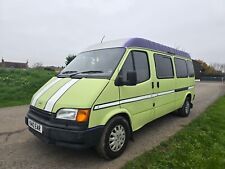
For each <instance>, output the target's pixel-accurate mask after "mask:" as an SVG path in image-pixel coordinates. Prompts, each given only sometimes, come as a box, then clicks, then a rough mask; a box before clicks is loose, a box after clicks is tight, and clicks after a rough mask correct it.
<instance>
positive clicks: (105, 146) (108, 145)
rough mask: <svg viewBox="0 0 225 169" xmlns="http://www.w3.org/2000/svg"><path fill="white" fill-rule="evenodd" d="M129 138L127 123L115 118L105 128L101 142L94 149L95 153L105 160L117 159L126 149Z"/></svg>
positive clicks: (117, 117) (122, 118) (119, 117)
mask: <svg viewBox="0 0 225 169" xmlns="http://www.w3.org/2000/svg"><path fill="white" fill-rule="evenodd" d="M129 138H130V126H129V123H128V121H127V120H126V119H125V118H124V117H121V116H116V117H114V118H112V119H111V120H110V121H109V122H108V123H107V125H106V126H105V129H104V131H103V134H102V137H101V140H100V142H99V144H98V146H97V147H96V149H97V152H98V153H99V155H100V156H102V157H104V158H105V159H114V158H116V157H119V156H120V155H121V154H122V153H123V152H124V150H125V149H126V146H127V143H128V141H129Z"/></svg>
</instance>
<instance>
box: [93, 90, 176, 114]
mask: <svg viewBox="0 0 225 169" xmlns="http://www.w3.org/2000/svg"><path fill="white" fill-rule="evenodd" d="M171 93H175V90H170V91H166V92H160V93H153V94H149V95H145V96H138V97H134V98H130V99H124V100H120V101H115V102H111V103H105V104H101V105H96V106H95V107H94V110H98V109H103V108H107V107H111V106H117V105H120V104H125V103H130V102H135V101H140V100H145V99H150V98H154V97H157V96H162V95H167V94H171Z"/></svg>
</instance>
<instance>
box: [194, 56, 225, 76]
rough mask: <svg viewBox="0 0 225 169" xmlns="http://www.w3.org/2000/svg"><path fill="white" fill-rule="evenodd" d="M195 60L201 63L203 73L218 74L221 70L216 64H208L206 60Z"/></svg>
mask: <svg viewBox="0 0 225 169" xmlns="http://www.w3.org/2000/svg"><path fill="white" fill-rule="evenodd" d="M197 62H199V63H200V65H201V71H202V73H203V75H210V76H215V75H220V74H221V71H220V70H218V69H217V67H218V65H216V66H215V65H214V66H213V65H208V64H207V63H206V62H204V61H202V60H197Z"/></svg>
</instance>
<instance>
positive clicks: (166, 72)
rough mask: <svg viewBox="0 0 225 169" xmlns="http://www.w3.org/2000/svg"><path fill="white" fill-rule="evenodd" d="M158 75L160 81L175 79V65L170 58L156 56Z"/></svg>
mask: <svg viewBox="0 0 225 169" xmlns="http://www.w3.org/2000/svg"><path fill="white" fill-rule="evenodd" d="M154 58H155V67H156V75H157V78H159V79H168V78H173V77H174V73H173V65H172V60H171V58H170V57H169V56H164V55H159V54H155V55H154Z"/></svg>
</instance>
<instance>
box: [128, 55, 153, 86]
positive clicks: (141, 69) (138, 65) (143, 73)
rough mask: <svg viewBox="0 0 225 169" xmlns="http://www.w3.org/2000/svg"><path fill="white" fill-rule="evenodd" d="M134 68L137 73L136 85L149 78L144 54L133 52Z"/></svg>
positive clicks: (146, 57) (147, 64) (147, 63)
mask: <svg viewBox="0 0 225 169" xmlns="http://www.w3.org/2000/svg"><path fill="white" fill-rule="evenodd" d="M132 53H133V58H134V66H135V70H136V72H137V81H138V83H141V82H144V81H146V80H148V79H149V78H150V70H149V62H148V56H147V54H146V53H145V52H138V51H134V52H132Z"/></svg>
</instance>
